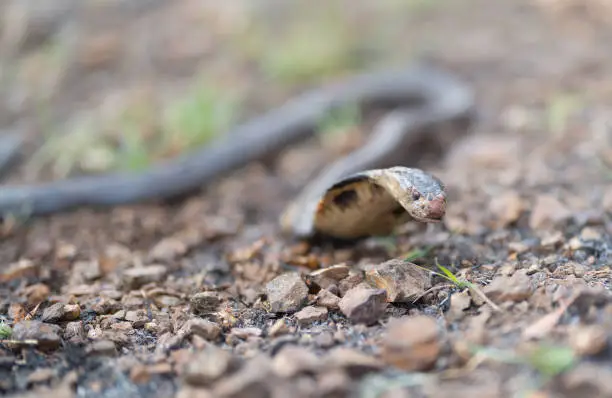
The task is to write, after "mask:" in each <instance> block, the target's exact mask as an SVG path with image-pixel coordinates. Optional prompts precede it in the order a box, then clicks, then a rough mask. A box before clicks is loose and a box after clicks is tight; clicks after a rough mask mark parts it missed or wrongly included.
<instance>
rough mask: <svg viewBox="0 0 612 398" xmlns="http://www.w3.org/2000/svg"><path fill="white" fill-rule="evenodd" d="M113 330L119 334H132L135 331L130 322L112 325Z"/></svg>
mask: <svg viewBox="0 0 612 398" xmlns="http://www.w3.org/2000/svg"><path fill="white" fill-rule="evenodd" d="M110 328H111V329H112V330H116V331H119V332H131V331H132V330H134V326H132V324H131V323H130V322H117V323H113V324H112V325H110Z"/></svg>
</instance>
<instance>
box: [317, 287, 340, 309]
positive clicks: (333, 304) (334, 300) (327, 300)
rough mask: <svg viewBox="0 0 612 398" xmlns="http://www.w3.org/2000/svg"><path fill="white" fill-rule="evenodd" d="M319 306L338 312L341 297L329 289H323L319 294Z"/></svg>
mask: <svg viewBox="0 0 612 398" xmlns="http://www.w3.org/2000/svg"><path fill="white" fill-rule="evenodd" d="M317 304H318V305H320V306H322V307H325V308H328V309H330V310H337V309H338V308H339V307H338V305H339V304H340V297H338V296H336V295H335V294H333V293H332V292H330V291H329V290H327V289H321V290H319V293H317Z"/></svg>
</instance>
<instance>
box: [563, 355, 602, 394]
mask: <svg viewBox="0 0 612 398" xmlns="http://www.w3.org/2000/svg"><path fill="white" fill-rule="evenodd" d="M610 380H612V369H610V367H608V366H601V365H599V364H595V363H589V362H582V363H579V364H577V365H576V367H574V368H573V369H571V370H569V371H567V372H566V373H564V374H563V375H562V376H561V380H560V383H559V384H560V386H559V387H561V388H563V392H564V396H566V397H584V396H589V397H612V383H610Z"/></svg>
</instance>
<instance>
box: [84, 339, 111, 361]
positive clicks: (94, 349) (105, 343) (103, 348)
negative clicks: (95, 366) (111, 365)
mask: <svg viewBox="0 0 612 398" xmlns="http://www.w3.org/2000/svg"><path fill="white" fill-rule="evenodd" d="M87 352H88V353H89V354H90V355H98V356H105V357H114V356H115V355H117V349H116V348H115V343H113V342H112V341H110V340H96V341H94V342H93V343H91V345H90V346H89V347H87Z"/></svg>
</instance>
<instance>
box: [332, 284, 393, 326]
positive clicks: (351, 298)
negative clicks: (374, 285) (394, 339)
mask: <svg viewBox="0 0 612 398" xmlns="http://www.w3.org/2000/svg"><path fill="white" fill-rule="evenodd" d="M387 305H388V303H387V293H386V292H385V291H384V290H382V289H370V288H367V287H364V286H357V287H355V288H353V289H351V290H349V291H348V292H346V294H345V295H344V297H342V300H340V303H339V305H338V306H339V308H340V311H342V313H343V314H344V315H346V317H347V318H349V319H350V320H351V321H352V322H354V323H365V324H366V325H372V324H374V323H376V322H377V321H378V320H379V319H380V317H381V316H382V315H383V314H384V312H385V310H386V308H387Z"/></svg>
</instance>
